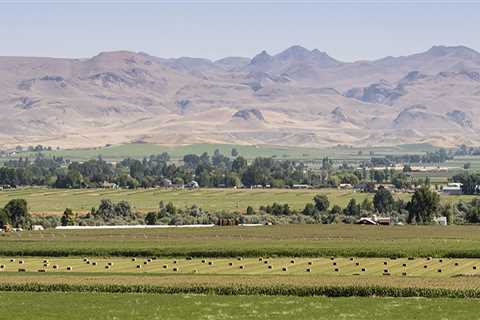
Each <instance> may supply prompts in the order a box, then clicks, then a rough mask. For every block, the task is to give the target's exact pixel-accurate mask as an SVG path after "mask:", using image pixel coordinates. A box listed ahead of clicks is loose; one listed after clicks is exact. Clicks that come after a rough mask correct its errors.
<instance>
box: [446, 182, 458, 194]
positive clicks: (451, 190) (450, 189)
mask: <svg viewBox="0 0 480 320" xmlns="http://www.w3.org/2000/svg"><path fill="white" fill-rule="evenodd" d="M442 191H443V192H444V193H446V194H448V195H460V194H462V184H461V183H459V182H452V183H449V184H447V185H446V186H443V188H442Z"/></svg>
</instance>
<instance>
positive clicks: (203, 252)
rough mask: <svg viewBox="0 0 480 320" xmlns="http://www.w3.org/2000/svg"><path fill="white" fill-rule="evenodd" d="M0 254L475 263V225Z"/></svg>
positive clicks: (85, 244) (29, 243) (236, 231)
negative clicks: (430, 259)
mask: <svg viewBox="0 0 480 320" xmlns="http://www.w3.org/2000/svg"><path fill="white" fill-rule="evenodd" d="M0 255H8V256H12V255H34V256H71V255H89V256H102V255H107V256H108V255H110V256H111V255H115V256H133V255H134V256H196V257H204V256H208V257H235V256H244V257H247V256H250V257H258V256H269V255H270V256H273V255H277V256H287V257H288V256H303V257H320V256H332V255H336V256H344V257H350V256H357V257H360V256H362V257H389V256H396V257H410V256H412V257H420V256H423V257H428V256H433V257H456V258H480V227H479V226H391V227H379V226H361V225H344V224H338V225H274V226H261V227H212V228H162V229H143V228H139V229H123V230H118V229H117V230H112V229H107V230H68V231H60V230H45V231H29V232H19V233H5V234H2V235H1V236H0Z"/></svg>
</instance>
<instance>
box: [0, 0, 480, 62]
mask: <svg viewBox="0 0 480 320" xmlns="http://www.w3.org/2000/svg"><path fill="white" fill-rule="evenodd" d="M245 2H249V3H245ZM479 29H480V2H477V1H467V2H463V3H461V4H459V3H458V1H451V2H450V3H447V1H442V2H441V3H439V2H436V3H434V2H425V1H424V2H418V1H417V2H412V1H403V2H402V3H398V2H395V1H389V3H387V4H385V3H382V2H381V1H370V2H360V1H350V2H342V3H337V4H335V3H333V2H316V3H313V2H309V3H307V2H303V3H301V4H298V3H296V4H294V3H285V2H284V3H281V4H278V3H276V4H275V3H273V2H270V3H269V2H263V3H260V4H259V3H255V1H244V2H243V3H241V2H236V3H231V2H230V3H225V2H223V3H222V2H221V1H214V2H210V3H198V1H195V2H189V3H186V2H183V3H180V4H178V3H177V4H174V3H170V4H168V3H163V4H160V3H153V1H150V3H148V2H144V3H142V4H138V3H135V4H134V3H126V2H123V3H119V2H117V3H114V2H113V1H104V2H103V3H102V4H98V3H93V1H89V2H88V1H80V2H78V1H77V2H76V3H65V1H57V2H50V3H40V2H39V1H33V2H32V1H31V2H28V3H27V2H24V3H20V4H18V2H17V3H16V4H15V3H6V2H4V1H1V0H0V55H3V56H5V55H23V56H52V57H89V56H93V55H96V54H97V53H98V52H100V51H107V50H108V51H109V50H121V49H122V50H133V51H143V52H147V53H149V54H152V55H156V56H161V57H179V56H195V57H206V58H211V59H217V58H221V57H225V56H231V55H240V56H248V57H251V56H253V55H255V54H257V53H258V52H260V51H261V50H264V49H265V50H267V51H268V52H269V53H277V52H279V51H281V50H283V49H285V48H287V47H288V46H291V45H293V44H299V45H302V46H305V47H307V48H309V49H314V48H317V49H319V50H321V51H326V52H328V53H329V54H330V55H332V56H333V57H335V58H337V59H340V60H345V61H352V60H359V59H373V58H380V57H384V56H387V55H395V56H398V55H406V54H410V53H414V52H419V51H424V50H426V49H428V48H429V47H431V46H432V45H435V44H445V45H458V44H461V45H466V46H468V47H471V48H473V49H475V50H477V51H480V35H479V34H480V32H479Z"/></svg>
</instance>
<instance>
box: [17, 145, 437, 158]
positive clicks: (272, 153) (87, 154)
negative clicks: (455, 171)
mask: <svg viewBox="0 0 480 320" xmlns="http://www.w3.org/2000/svg"><path fill="white" fill-rule="evenodd" d="M233 148H236V149H237V150H238V152H239V154H240V155H241V156H243V157H245V158H247V159H253V158H256V157H274V158H277V159H291V160H294V159H303V160H314V159H322V158H323V157H326V156H328V157H330V158H332V159H337V160H362V159H367V158H370V157H371V156H370V152H372V153H373V154H374V155H375V156H385V155H389V154H424V153H425V152H427V151H433V150H435V149H436V148H434V147H432V146H431V145H429V144H418V145H415V144H412V145H400V146H392V147H366V148H353V147H350V146H336V147H329V148H322V149H319V148H304V147H285V146H269V145H260V146H254V145H235V144H194V145H185V146H175V147H169V146H161V145H155V144H144V143H132V144H121V145H113V146H108V147H102V148H91V149H67V150H54V151H43V152H41V153H42V154H43V155H45V156H46V157H52V156H56V157H59V156H61V157H65V158H67V159H70V160H78V161H84V160H89V159H95V158H97V157H99V156H101V157H103V158H104V159H106V160H110V161H118V160H122V159H125V158H137V159H141V158H144V157H148V156H150V155H152V154H160V153H163V152H167V153H168V154H170V156H171V158H172V159H174V160H178V159H182V158H183V156H184V155H186V154H198V155H200V154H202V153H203V152H207V153H209V154H213V152H214V151H215V150H216V149H219V150H220V151H221V152H222V153H223V154H225V155H230V153H231V151H232V149H233ZM359 152H361V155H359ZM37 154H38V153H37V152H19V153H18V154H17V155H16V156H15V157H30V158H31V157H35V156H36V155H37Z"/></svg>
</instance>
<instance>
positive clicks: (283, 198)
mask: <svg viewBox="0 0 480 320" xmlns="http://www.w3.org/2000/svg"><path fill="white" fill-rule="evenodd" d="M316 194H325V195H327V196H328V198H329V200H330V203H331V205H332V206H333V205H339V206H341V207H345V205H346V204H347V203H348V201H350V199H352V198H354V199H356V200H357V202H361V201H363V199H365V198H371V197H373V194H368V193H360V192H353V191H344V190H338V189H318V190H311V189H309V190H287V189H252V190H250V189H198V190H174V189H137V190H129V189H121V190H110V189H78V190H75V189H74V190H71V189H49V188H21V189H17V190H12V191H0V206H4V205H5V204H6V203H7V202H8V201H10V200H12V199H17V198H22V199H25V200H27V202H28V203H29V205H30V210H31V211H32V212H33V213H34V214H43V215H46V214H61V213H62V212H63V211H64V210H65V208H71V209H72V210H73V211H75V212H80V213H82V212H88V211H90V209H91V208H92V207H96V206H98V204H99V203H100V200H102V199H110V200H112V201H115V202H116V201H121V200H126V201H128V202H129V203H130V204H131V205H132V206H134V207H135V209H136V210H138V211H141V212H148V211H149V210H156V209H158V204H159V202H160V201H163V202H165V203H167V202H170V201H171V202H173V203H174V204H175V205H176V206H178V207H180V208H182V207H185V206H187V207H190V206H192V205H194V204H196V205H197V206H199V207H201V208H202V209H205V210H209V211H215V210H217V211H223V210H224V211H227V212H232V211H239V212H244V211H245V210H246V208H247V207H248V206H252V207H253V208H255V209H258V207H260V206H261V205H267V204H272V203H273V202H279V203H282V204H284V203H287V204H288V205H289V206H290V207H291V208H292V209H297V210H301V209H303V208H304V207H305V204H306V203H309V202H312V199H313V197H314V196H315V195H316ZM395 196H396V197H397V198H401V199H404V200H408V199H409V198H410V194H395ZM472 197H473V196H442V201H443V202H455V201H459V200H465V201H468V200H471V199H472Z"/></svg>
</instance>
